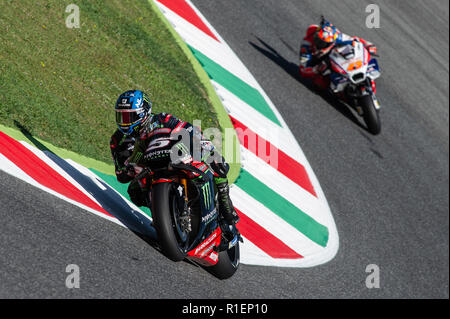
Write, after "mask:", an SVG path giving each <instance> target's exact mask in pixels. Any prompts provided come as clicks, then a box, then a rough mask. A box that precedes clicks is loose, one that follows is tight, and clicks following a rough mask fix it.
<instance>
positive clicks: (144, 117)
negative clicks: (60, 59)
mask: <svg viewBox="0 0 450 319" xmlns="http://www.w3.org/2000/svg"><path fill="white" fill-rule="evenodd" d="M115 111H116V123H117V125H118V129H117V130H116V131H115V132H114V134H113V135H112V136H111V140H110V148H111V153H112V157H113V160H114V166H115V173H116V176H117V180H118V181H119V182H120V183H129V182H131V183H130V185H129V187H128V194H129V196H130V199H131V201H132V202H133V203H134V204H135V205H137V206H148V205H149V203H148V196H147V195H146V194H147V193H148V190H147V189H145V188H144V189H143V186H142V185H140V183H139V182H138V181H136V180H134V178H135V177H136V175H137V169H136V165H135V164H136V163H138V162H139V160H140V159H141V157H143V156H149V155H153V156H154V155H155V154H149V153H148V152H147V150H148V146H149V145H151V144H152V143H158V141H161V140H164V139H165V140H167V139H168V138H170V136H173V135H174V134H185V135H187V136H188V138H189V140H190V145H189V150H192V151H191V152H190V153H191V154H187V155H188V156H192V157H193V158H198V159H200V160H201V161H202V162H204V163H206V164H207V165H208V167H209V168H210V169H211V171H212V172H213V174H214V182H215V184H216V187H217V190H218V200H219V214H221V216H222V217H223V218H224V220H225V221H226V222H227V223H228V224H229V225H233V224H235V223H237V222H238V221H239V217H238V215H237V213H236V211H235V209H234V207H233V204H232V202H231V199H230V195H229V186H228V179H227V174H228V171H229V165H228V164H227V163H226V162H225V160H224V158H223V157H222V156H221V155H219V154H218V152H217V151H216V150H215V148H214V146H213V145H212V143H211V142H210V141H208V140H206V139H204V137H203V136H202V134H201V132H200V130H199V129H197V128H195V127H194V126H193V125H192V124H190V123H188V122H184V121H181V120H179V119H178V118H176V117H175V116H173V115H171V114H168V113H160V114H152V112H151V111H152V103H151V101H150V100H149V99H148V97H147V95H146V94H145V93H143V92H142V91H138V90H131V91H127V92H124V93H123V94H121V95H120V96H119V98H118V100H117V102H116V106H115ZM195 143H197V144H195ZM195 145H198V146H199V147H198V148H199V150H200V152H199V153H198V154H194V153H195V152H194V150H195ZM158 155H159V154H158ZM162 155H164V154H162ZM195 155H197V157H196V156H195ZM155 163H157V161H156V162H155ZM156 165H157V164H156ZM149 168H150V169H151V167H149Z"/></svg>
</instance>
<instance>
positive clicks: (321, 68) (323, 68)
mask: <svg viewBox="0 0 450 319" xmlns="http://www.w3.org/2000/svg"><path fill="white" fill-rule="evenodd" d="M316 71H317V73H319V74H321V75H327V71H328V64H327V62H325V61H322V62H320V64H318V65H317V67H316Z"/></svg>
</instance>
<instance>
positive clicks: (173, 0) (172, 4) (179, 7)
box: [158, 0, 220, 42]
mask: <svg viewBox="0 0 450 319" xmlns="http://www.w3.org/2000/svg"><path fill="white" fill-rule="evenodd" d="M158 2H160V3H161V4H163V5H164V6H165V7H167V8H168V9H170V10H171V11H173V12H175V13H176V14H178V15H179V16H180V17H182V18H183V19H185V20H186V21H188V22H189V23H191V24H192V25H194V26H196V27H197V28H198V29H200V30H202V31H203V32H204V33H206V34H207V35H209V36H210V37H211V38H213V39H214V40H216V41H217V42H220V41H219V40H218V39H217V38H216V36H215V35H214V33H212V31H211V30H210V29H209V28H208V27H207V26H206V24H205V23H204V22H203V20H202V19H200V17H199V16H198V15H197V13H196V12H195V11H194V10H193V9H192V7H191V6H190V5H189V4H187V2H186V1H185V0H158Z"/></svg>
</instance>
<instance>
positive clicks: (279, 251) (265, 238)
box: [235, 207, 303, 259]
mask: <svg viewBox="0 0 450 319" xmlns="http://www.w3.org/2000/svg"><path fill="white" fill-rule="evenodd" d="M235 209H236V211H237V213H238V215H239V218H240V221H239V223H238V224H237V226H238V228H239V231H240V232H241V234H242V235H243V236H244V237H245V238H246V239H248V240H249V241H251V242H252V243H253V244H254V245H255V246H257V247H258V248H259V249H261V250H262V251H264V252H265V253H266V254H268V255H269V256H270V257H272V258H285V259H300V258H303V256H302V255H299V254H298V253H297V252H295V251H294V250H292V249H291V248H289V247H288V246H287V245H286V244H284V243H283V242H282V241H281V240H279V239H278V238H277V237H275V236H273V235H272V234H271V233H269V232H268V231H267V230H266V229H264V228H263V227H261V226H260V225H258V224H257V223H256V222H254V221H253V220H252V219H250V218H249V217H247V215H245V214H244V213H243V212H242V211H240V210H239V209H237V208H236V207H235Z"/></svg>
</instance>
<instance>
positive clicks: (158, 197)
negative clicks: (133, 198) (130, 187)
mask: <svg viewBox="0 0 450 319" xmlns="http://www.w3.org/2000/svg"><path fill="white" fill-rule="evenodd" d="M171 192H172V184H171V183H158V184H155V185H154V186H153V190H152V216H153V224H154V225H155V228H156V233H157V235H158V242H159V245H160V246H161V250H162V253H163V254H164V255H165V256H166V257H167V258H169V259H170V260H172V261H181V260H183V259H184V258H185V257H186V253H184V252H183V251H181V249H180V247H179V245H178V240H177V237H176V235H175V231H176V230H175V229H174V220H173V217H172V215H173V214H172V207H171V204H170V203H171V201H172V198H171Z"/></svg>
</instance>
